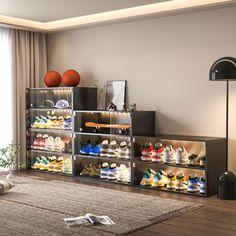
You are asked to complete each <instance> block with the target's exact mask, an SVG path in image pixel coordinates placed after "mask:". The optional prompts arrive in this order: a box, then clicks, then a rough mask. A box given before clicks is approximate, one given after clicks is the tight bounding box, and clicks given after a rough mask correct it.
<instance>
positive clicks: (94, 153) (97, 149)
mask: <svg viewBox="0 0 236 236" xmlns="http://www.w3.org/2000/svg"><path fill="white" fill-rule="evenodd" d="M100 152H101V145H100V144H99V143H98V142H97V143H96V145H95V146H94V147H91V149H90V155H92V156H99V155H100Z"/></svg>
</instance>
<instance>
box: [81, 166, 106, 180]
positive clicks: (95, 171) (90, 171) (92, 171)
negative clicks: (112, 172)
mask: <svg viewBox="0 0 236 236" xmlns="http://www.w3.org/2000/svg"><path fill="white" fill-rule="evenodd" d="M100 171H101V165H100V164H99V163H98V164H97V165H93V164H92V163H91V164H89V165H86V166H85V167H84V168H83V170H82V171H81V172H80V175H81V176H90V177H93V178H99V177H100Z"/></svg>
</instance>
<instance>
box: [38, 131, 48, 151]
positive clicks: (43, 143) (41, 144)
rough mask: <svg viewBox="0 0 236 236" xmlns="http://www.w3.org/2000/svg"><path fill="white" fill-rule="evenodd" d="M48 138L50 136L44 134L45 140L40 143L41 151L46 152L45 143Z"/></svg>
mask: <svg viewBox="0 0 236 236" xmlns="http://www.w3.org/2000/svg"><path fill="white" fill-rule="evenodd" d="M47 138H48V135H47V134H44V135H43V138H42V139H41V140H40V141H39V149H40V150H45V143H46V140H47Z"/></svg>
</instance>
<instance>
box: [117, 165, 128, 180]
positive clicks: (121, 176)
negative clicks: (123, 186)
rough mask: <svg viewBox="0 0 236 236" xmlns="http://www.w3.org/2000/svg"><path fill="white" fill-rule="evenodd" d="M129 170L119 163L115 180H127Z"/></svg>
mask: <svg viewBox="0 0 236 236" xmlns="http://www.w3.org/2000/svg"><path fill="white" fill-rule="evenodd" d="M128 175H129V170H128V169H127V168H126V166H125V164H120V168H119V172H118V174H117V181H120V182H128Z"/></svg>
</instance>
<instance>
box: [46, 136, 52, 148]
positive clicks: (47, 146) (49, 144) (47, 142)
mask: <svg viewBox="0 0 236 236" xmlns="http://www.w3.org/2000/svg"><path fill="white" fill-rule="evenodd" d="M45 149H46V150H49V151H54V138H53V137H52V136H49V137H48V138H47V139H46V140H45Z"/></svg>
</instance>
